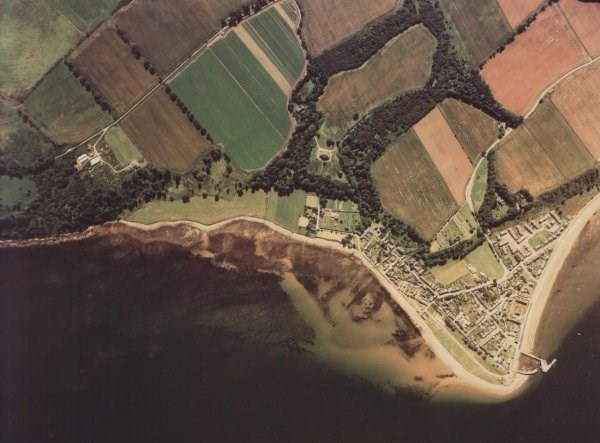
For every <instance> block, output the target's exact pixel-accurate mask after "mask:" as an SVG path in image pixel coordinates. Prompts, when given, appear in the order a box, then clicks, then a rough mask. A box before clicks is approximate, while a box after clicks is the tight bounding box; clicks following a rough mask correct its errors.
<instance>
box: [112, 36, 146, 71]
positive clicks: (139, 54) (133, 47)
mask: <svg viewBox="0 0 600 443" xmlns="http://www.w3.org/2000/svg"><path fill="white" fill-rule="evenodd" d="M116 30H117V35H118V36H119V37H121V40H123V42H124V43H125V44H126V45H127V46H129V49H130V50H131V53H132V54H133V56H134V57H135V58H136V60H141V61H142V63H143V64H144V69H145V70H146V71H148V72H149V73H150V74H152V75H156V68H155V67H154V65H152V63H151V62H150V60H148V59H147V58H146V57H143V56H142V52H141V51H140V48H139V47H138V46H137V45H136V44H135V43H133V42H132V41H131V40H129V37H128V36H127V33H126V32H125V31H123V30H122V29H121V28H119V27H118V26H117V27H116Z"/></svg>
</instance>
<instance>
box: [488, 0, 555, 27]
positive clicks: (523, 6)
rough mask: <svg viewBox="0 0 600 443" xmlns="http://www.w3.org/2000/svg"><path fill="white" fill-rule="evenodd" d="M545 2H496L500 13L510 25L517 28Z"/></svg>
mask: <svg viewBox="0 0 600 443" xmlns="http://www.w3.org/2000/svg"><path fill="white" fill-rule="evenodd" d="M544 1H545V0H498V4H499V5H500V7H501V8H502V12H504V15H505V16H506V19H507V20H508V22H509V23H510V25H511V26H512V27H513V29H514V28H516V27H517V26H519V24H521V22H522V21H523V20H525V19H526V18H527V16H528V15H529V14H532V13H533V12H534V11H535V10H536V9H537V8H538V7H539V6H541V4H542V3H544Z"/></svg>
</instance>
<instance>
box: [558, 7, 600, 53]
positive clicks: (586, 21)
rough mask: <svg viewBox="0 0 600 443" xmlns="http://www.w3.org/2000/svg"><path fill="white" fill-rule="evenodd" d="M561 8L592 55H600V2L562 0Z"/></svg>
mask: <svg viewBox="0 0 600 443" xmlns="http://www.w3.org/2000/svg"><path fill="white" fill-rule="evenodd" d="M559 6H560V9H562V11H563V12H564V13H565V15H566V17H567V19H568V20H569V23H570V24H571V26H572V27H573V29H574V30H575V32H576V33H577V36H578V37H579V38H580V39H581V41H582V42H583V45H584V46H585V49H586V50H587V51H588V53H589V54H590V55H591V56H592V57H597V56H599V55H600V4H598V3H597V2H596V3H593V2H582V1H580V0H561V2H560V5H559Z"/></svg>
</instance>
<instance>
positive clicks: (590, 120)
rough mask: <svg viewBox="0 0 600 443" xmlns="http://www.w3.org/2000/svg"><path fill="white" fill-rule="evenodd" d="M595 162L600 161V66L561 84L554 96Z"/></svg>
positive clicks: (593, 65)
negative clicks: (599, 118) (599, 123)
mask: <svg viewBox="0 0 600 443" xmlns="http://www.w3.org/2000/svg"><path fill="white" fill-rule="evenodd" d="M551 97H552V102H553V103H554V104H555V105H556V107H557V108H558V109H559V111H560V112H561V113H562V115H563V116H564V117H565V119H566V120H567V121H568V122H569V124H570V126H571V127H572V128H573V129H574V130H575V132H576V133H577V135H578V136H579V138H580V139H581V140H582V141H583V143H585V145H586V146H587V148H588V150H589V151H590V153H591V154H592V155H593V156H594V158H595V159H596V160H600V127H599V126H598V115H600V63H598V62H595V63H593V64H592V65H590V66H588V67H585V68H583V69H581V70H580V71H578V72H576V73H575V74H573V75H572V76H570V77H569V78H567V79H565V80H564V81H562V82H561V84H560V85H559V86H558V87H557V88H556V89H555V90H554V92H553V93H552V95H551Z"/></svg>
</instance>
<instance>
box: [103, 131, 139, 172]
mask: <svg viewBox="0 0 600 443" xmlns="http://www.w3.org/2000/svg"><path fill="white" fill-rule="evenodd" d="M105 140H106V143H108V146H110V149H111V150H112V152H113V154H115V157H117V160H118V161H119V163H121V164H122V165H123V166H127V165H128V164H129V163H131V162H132V161H134V160H136V161H138V162H141V161H142V160H144V157H143V156H142V154H141V153H140V151H138V149H137V148H136V146H135V145H134V144H133V142H132V141H131V139H130V138H129V137H128V136H127V134H125V131H123V130H122V129H121V128H120V127H118V126H114V127H112V128H111V129H110V130H109V131H108V133H107V134H106V138H105Z"/></svg>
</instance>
